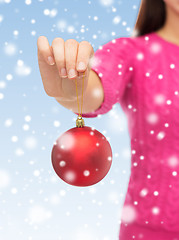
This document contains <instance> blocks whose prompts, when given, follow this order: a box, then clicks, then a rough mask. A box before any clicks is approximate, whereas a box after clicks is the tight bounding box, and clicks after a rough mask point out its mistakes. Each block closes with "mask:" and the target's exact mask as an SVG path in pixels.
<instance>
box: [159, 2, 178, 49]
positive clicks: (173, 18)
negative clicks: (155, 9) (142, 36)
mask: <svg viewBox="0 0 179 240" xmlns="http://www.w3.org/2000/svg"><path fill="white" fill-rule="evenodd" d="M156 32H157V33H158V35H160V36H161V37H163V38H164V39H166V40H167V41H170V42H173V43H174V44H177V45H179V13H177V12H175V11H174V10H172V9H171V8H169V7H167V8H166V21H165V24H164V26H163V27H162V28H160V29H159V30H158V31H156Z"/></svg>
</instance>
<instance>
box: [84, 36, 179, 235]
mask: <svg viewBox="0 0 179 240" xmlns="http://www.w3.org/2000/svg"><path fill="white" fill-rule="evenodd" d="M94 58H95V61H94V64H93V66H92V69H93V70H94V71H95V72H96V73H97V74H98V75H99V77H100V79H101V82H102V85H103V88H104V102H103V104H102V105H101V107H100V108H99V109H97V110H96V111H95V112H93V113H88V114H83V116H84V117H96V116H97V115H98V114H104V113H107V112H108V111H110V110H111V109H112V107H113V105H114V104H116V103H120V105H121V107H122V109H123V111H124V113H125V114H126V116H127V119H128V129H129V135H130V139H131V175H130V179H129V184H128V189H127V193H126V197H125V201H124V205H123V208H122V214H121V225H120V231H119V239H120V240H133V239H135V240H141V239H142V240H151V239H152V240H160V239H161V240H179V46H177V45H175V44H173V43H171V42H168V41H166V40H164V39H163V38H162V37H160V36H159V35H158V34H157V33H155V32H152V33H150V34H146V35H144V36H140V37H135V38H132V37H130V38H127V37H120V38H117V39H114V40H112V41H110V42H108V43H106V44H104V45H103V46H102V47H101V48H99V49H98V50H97V51H96V52H95V55H94Z"/></svg>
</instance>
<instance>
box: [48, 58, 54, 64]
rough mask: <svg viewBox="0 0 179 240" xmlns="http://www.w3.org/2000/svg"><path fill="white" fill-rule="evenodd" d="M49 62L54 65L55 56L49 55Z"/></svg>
mask: <svg viewBox="0 0 179 240" xmlns="http://www.w3.org/2000/svg"><path fill="white" fill-rule="evenodd" d="M48 63H49V64H50V65H54V64H55V62H54V60H53V57H51V56H49V57H48Z"/></svg>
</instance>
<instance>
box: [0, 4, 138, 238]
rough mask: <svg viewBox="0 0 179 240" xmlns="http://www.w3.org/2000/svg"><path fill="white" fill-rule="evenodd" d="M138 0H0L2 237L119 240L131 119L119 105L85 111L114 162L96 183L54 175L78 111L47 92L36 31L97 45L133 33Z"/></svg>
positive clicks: (127, 175)
mask: <svg viewBox="0 0 179 240" xmlns="http://www.w3.org/2000/svg"><path fill="white" fill-rule="evenodd" d="M139 4H140V1H139V0H122V1H119V0H96V1H92V0H91V1H88V0H71V1H70V0H68V1H62V0H52V1H47V0H18V1H17V0H16V1H15V0H0V239H2V240H11V239H18V240H42V239H43V240H70V239H73V240H117V239H118V234H119V224H120V214H121V207H122V204H123V201H124V197H125V193H126V191H127V185H128V180H129V175H130V141H129V134H128V129H127V121H126V117H125V115H124V113H123V112H122V109H121V107H120V105H119V104H116V105H115V106H114V108H113V109H112V110H111V111H110V112H108V113H107V114H104V115H101V116H98V117H97V118H85V119H84V120H85V124H86V125H87V126H91V127H94V128H96V129H97V130H98V131H100V132H101V133H103V134H104V135H105V136H106V137H107V139H108V140H109V142H110V144H111V147H112V151H113V162H112V166H111V169H110V171H109V172H108V174H107V176H106V177H105V178H104V179H103V180H102V181H101V182H99V183H97V184H96V185H93V186H91V187H75V186H71V185H68V184H66V183H65V182H63V181H62V180H61V179H60V178H58V177H57V175H56V173H55V172H54V170H53V168H52V164H51V150H52V146H53V143H54V141H55V140H56V139H57V137H59V136H60V135H61V134H62V133H64V132H65V131H67V130H68V129H70V128H72V127H75V124H76V118H77V115H76V114H74V113H73V112H71V111H70V110H68V109H66V108H64V107H63V106H61V105H60V104H59V103H58V102H57V101H56V100H55V99H53V98H51V97H49V96H47V95H46V93H45V91H44V89H43V84H42V81H41V77H40V73H39V69H38V62H37V46H36V43H37V38H38V37H39V36H40V35H45V36H47V38H48V39H49V42H50V44H51V42H52V40H53V39H54V38H55V37H62V38H63V39H64V40H67V39H69V38H74V39H76V40H77V41H79V42H80V41H82V40H87V41H89V42H90V43H91V44H92V46H93V48H94V50H97V48H98V47H99V46H100V45H103V44H104V43H107V42H108V41H110V40H112V39H113V38H117V37H120V36H121V37H122V36H130V35H131V33H132V30H133V27H134V25H135V21H136V17H137V14H138V10H139Z"/></svg>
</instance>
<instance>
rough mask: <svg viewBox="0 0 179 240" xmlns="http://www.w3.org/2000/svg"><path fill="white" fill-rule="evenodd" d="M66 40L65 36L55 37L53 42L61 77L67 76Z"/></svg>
mask: <svg viewBox="0 0 179 240" xmlns="http://www.w3.org/2000/svg"><path fill="white" fill-rule="evenodd" d="M64 46H65V42H64V40H63V38H55V39H54V40H53V42H52V50H53V55H54V58H55V62H56V65H57V69H58V72H59V74H60V76H61V77H63V78H66V77H67V72H66V66H65V47H64Z"/></svg>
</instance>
